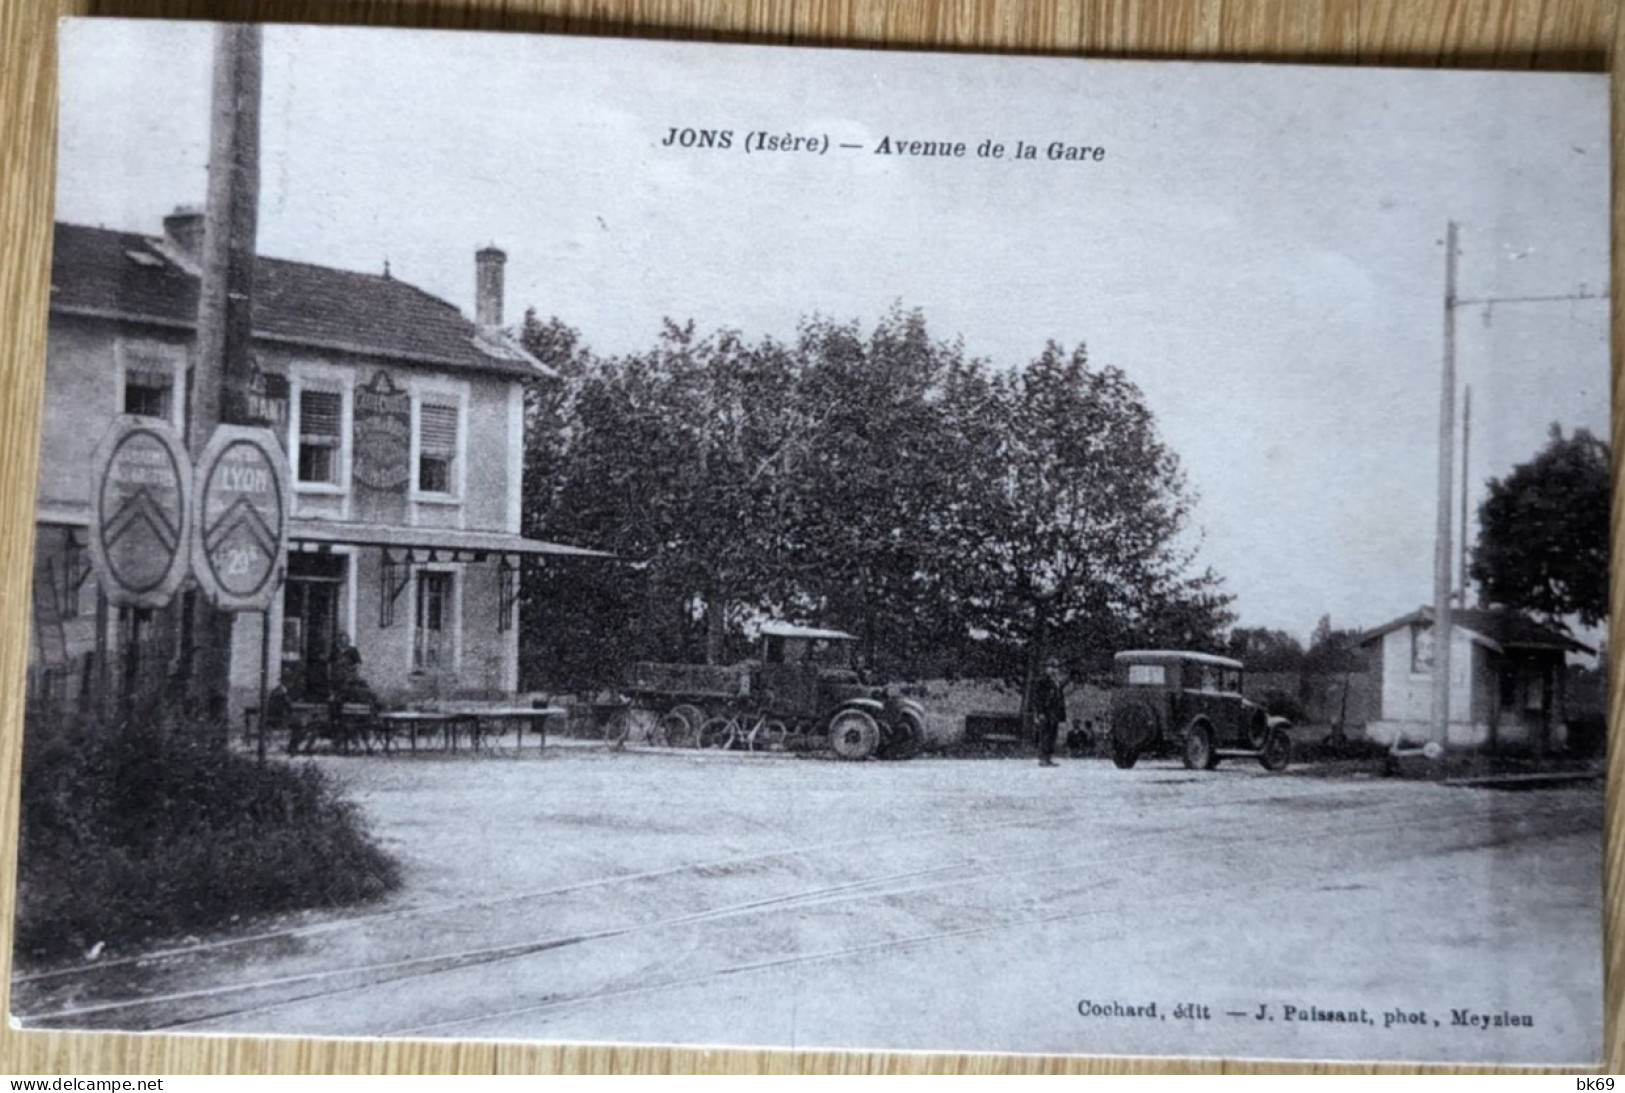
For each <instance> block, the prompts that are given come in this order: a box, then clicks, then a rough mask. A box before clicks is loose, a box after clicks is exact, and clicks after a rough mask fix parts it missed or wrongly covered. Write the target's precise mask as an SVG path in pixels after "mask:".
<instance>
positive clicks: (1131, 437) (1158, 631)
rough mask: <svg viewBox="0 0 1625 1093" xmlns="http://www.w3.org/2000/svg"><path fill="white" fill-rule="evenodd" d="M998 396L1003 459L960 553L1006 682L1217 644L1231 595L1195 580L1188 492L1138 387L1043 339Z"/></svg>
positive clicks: (1089, 671) (1214, 582) (1210, 579)
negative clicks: (1187, 537) (1147, 651)
mask: <svg viewBox="0 0 1625 1093" xmlns="http://www.w3.org/2000/svg"><path fill="white" fill-rule="evenodd" d="M1000 393H1001V394H1002V397H1001V398H999V399H997V400H996V409H994V410H993V412H996V413H997V415H998V420H999V425H1000V428H1001V431H1002V433H1003V439H1002V441H1001V444H1000V452H999V458H998V460H997V461H996V462H995V463H993V464H992V465H991V466H990V467H988V468H986V469H985V470H984V471H983V472H981V473H982V475H983V477H985V478H989V479H990V481H989V482H987V484H986V488H984V489H983V493H984V495H985V497H986V502H985V504H984V505H983V506H982V508H981V509H980V510H979V511H980V512H981V513H982V515H983V517H984V518H983V520H982V521H981V522H980V523H979V524H978V525H974V527H975V530H976V533H977V534H976V539H977V541H976V542H968V543H966V544H965V546H966V548H967V550H969V551H970V552H971V554H972V557H973V558H974V559H975V561H976V566H975V568H976V571H977V572H978V573H979V574H980V577H979V579H975V580H973V581H971V582H970V588H971V595H972V599H973V601H974V603H975V604H976V606H977V607H978V608H979V610H978V612H977V615H978V618H977V619H976V623H977V625H978V626H979V627H980V628H981V629H982V630H985V631H987V632H989V633H991V634H993V635H995V636H996V637H998V638H999V639H1000V640H1001V641H1002V643H1003V644H1004V645H1005V646H1006V648H1007V649H1009V650H1010V655H1011V660H1010V668H1012V669H1014V671H1013V672H1007V673H1006V675H1007V678H1009V677H1011V676H1015V677H1016V678H1019V679H1021V680H1024V681H1030V680H1031V679H1033V678H1034V677H1035V676H1036V674H1037V671H1038V666H1039V664H1040V663H1041V662H1042V660H1044V659H1045V658H1046V657H1048V656H1050V655H1052V654H1053V655H1056V656H1058V657H1059V658H1060V659H1062V660H1063V661H1065V662H1067V663H1068V664H1069V666H1070V668H1071V670H1072V672H1073V673H1074V674H1075V675H1077V674H1085V675H1098V674H1100V673H1101V672H1102V671H1104V670H1105V668H1106V667H1107V666H1108V665H1109V663H1110V654H1111V653H1112V652H1113V651H1114V650H1118V649H1123V648H1126V647H1129V646H1131V645H1135V644H1141V643H1146V644H1152V643H1154V644H1166V645H1176V646H1179V647H1182V648H1211V647H1213V645H1214V644H1215V643H1216V642H1217V640H1218V631H1219V630H1220V629H1222V627H1223V626H1224V625H1225V624H1226V623H1228V622H1229V621H1230V620H1229V616H1228V613H1227V611H1226V605H1227V603H1228V597H1227V596H1225V595H1224V594H1223V593H1222V591H1221V590H1220V588H1219V582H1218V579H1217V577H1215V576H1214V575H1213V574H1212V573H1210V572H1206V571H1203V572H1193V568H1194V566H1193V562H1194V558H1193V556H1192V551H1191V549H1190V548H1189V547H1187V546H1184V545H1182V543H1181V535H1182V533H1183V531H1184V530H1185V527H1186V523H1187V521H1188V518H1189V513H1190V506H1191V497H1190V493H1189V490H1188V488H1187V486H1186V482H1185V479H1184V475H1183V474H1182V472H1181V471H1180V468H1179V461H1178V459H1177V458H1176V457H1175V455H1174V453H1173V452H1172V451H1171V450H1170V449H1169V448H1168V447H1167V446H1166V445H1165V444H1164V443H1163V442H1162V440H1161V437H1160V436H1159V434H1158V431H1157V428H1156V422H1155V419H1154V417H1153V416H1152V413H1151V411H1150V409H1149V407H1148V406H1147V405H1146V403H1145V399H1144V397H1143V396H1142V394H1141V393H1140V391H1139V389H1138V388H1137V387H1136V386H1135V385H1134V384H1133V383H1132V382H1131V381H1130V380H1129V378H1128V377H1127V375H1126V374H1125V373H1123V372H1122V371H1121V370H1119V369H1116V368H1111V367H1106V368H1101V369H1093V368H1091V367H1090V365H1089V359H1088V354H1087V352H1086V351H1085V349H1084V347H1082V346H1079V347H1077V348H1076V349H1074V350H1072V351H1071V352H1067V351H1066V350H1064V349H1063V348H1062V347H1060V346H1058V345H1055V344H1053V343H1052V344H1051V345H1049V346H1048V347H1046V349H1045V350H1044V352H1043V353H1042V354H1040V355H1039V356H1038V357H1037V358H1036V359H1035V360H1033V361H1032V362H1031V363H1030V364H1029V365H1028V366H1027V367H1026V368H1025V369H1023V370H1022V371H1020V372H1019V373H1017V374H1016V375H1014V376H1013V377H1012V378H1011V380H1010V381H1009V382H1008V383H1007V384H1005V385H1003V387H1002V390H1001V392H1000ZM990 409H991V408H990Z"/></svg>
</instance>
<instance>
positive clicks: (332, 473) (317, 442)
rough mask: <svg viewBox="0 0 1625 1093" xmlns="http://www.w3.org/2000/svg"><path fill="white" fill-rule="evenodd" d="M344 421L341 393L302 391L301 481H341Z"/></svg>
mask: <svg viewBox="0 0 1625 1093" xmlns="http://www.w3.org/2000/svg"><path fill="white" fill-rule="evenodd" d="M342 424H343V400H342V398H341V396H340V395H339V392H337V391H321V390H306V391H301V392H300V393H299V481H301V482H326V483H332V484H337V483H338V480H339V444H340V440H341V435H342V434H341V429H340V427H341V425H342Z"/></svg>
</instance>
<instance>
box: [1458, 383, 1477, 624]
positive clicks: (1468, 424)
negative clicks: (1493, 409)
mask: <svg viewBox="0 0 1625 1093" xmlns="http://www.w3.org/2000/svg"><path fill="white" fill-rule="evenodd" d="M1472 438H1473V385H1472V384H1470V383H1469V384H1468V385H1467V386H1466V388H1465V390H1464V391H1463V392H1462V402H1461V583H1460V584H1459V585H1457V589H1458V591H1459V592H1460V600H1459V602H1460V605H1461V607H1462V608H1463V609H1465V608H1466V607H1467V555H1468V553H1469V551H1468V549H1467V497H1468V494H1469V493H1470V492H1471V490H1472V487H1471V485H1470V483H1469V481H1468V478H1467V464H1468V462H1469V456H1470V455H1471V452H1472Z"/></svg>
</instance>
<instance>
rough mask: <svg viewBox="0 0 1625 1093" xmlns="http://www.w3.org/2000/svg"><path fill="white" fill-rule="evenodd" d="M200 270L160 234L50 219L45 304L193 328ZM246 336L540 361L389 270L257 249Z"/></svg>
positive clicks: (486, 367)
mask: <svg viewBox="0 0 1625 1093" xmlns="http://www.w3.org/2000/svg"><path fill="white" fill-rule="evenodd" d="M197 301H198V277H197V275H196V273H195V272H192V271H191V270H190V269H188V268H187V267H186V266H184V265H183V264H182V262H181V261H179V260H177V255H176V252H175V251H174V250H173V249H172V248H171V247H170V246H169V245H168V244H167V243H166V242H165V241H164V240H161V239H158V238H154V237H151V236H145V235H140V234H138V233H135V232H122V231H113V230H110V229H107V228H89V227H82V226H80V225H76V224H58V225H56V251H55V255H54V257H53V261H52V266H51V308H52V310H55V311H61V312H66V313H70V314H84V315H99V316H104V317H108V318H120V319H128V320H133V321H136V322H149V323H157V324H160V325H165V326H182V327H191V326H193V325H194V324H195V322H196V318H197ZM254 336H255V337H256V338H260V339H265V340H270V341H282V342H289V343H294V344H299V345H306V346H312V347H317V348H323V349H332V350H339V351H343V352H353V353H361V354H365V355H368V356H377V357H385V358H389V359H392V360H400V361H410V362H417V363H423V364H434V365H442V366H447V367H453V368H467V369H471V370H478V371H481V372H494V373H498V374H501V375H507V376H514V377H519V378H525V377H530V376H535V375H537V374H539V373H545V372H546V371H547V369H546V368H545V367H544V366H542V365H540V364H539V363H537V362H536V361H535V360H534V359H533V358H531V357H530V356H529V355H528V354H526V353H524V352H522V351H520V350H519V349H518V348H517V347H515V346H513V345H511V344H509V343H507V342H506V341H502V342H493V341H492V340H490V339H487V338H485V337H482V336H481V335H480V334H479V333H478V332H477V331H476V329H475V326H474V324H473V323H472V322H471V321H469V320H468V319H467V318H465V317H464V316H463V314H462V313H461V312H460V311H458V310H457V308H456V307H454V306H453V305H451V304H449V303H447V302H446V301H445V300H442V299H439V298H438V297H435V296H431V295H429V294H428V293H427V292H424V291H423V290H422V289H420V288H416V287H414V286H412V285H409V284H407V283H406V282H405V281H400V280H397V279H395V278H393V277H390V276H388V275H380V274H371V273H355V272H353V271H350V270H339V269H329V268H327V267H325V266H313V265H308V264H306V263H304V262H289V261H285V260H283V259H280V258H265V257H261V258H259V259H258V260H257V262H256V264H255V267H254Z"/></svg>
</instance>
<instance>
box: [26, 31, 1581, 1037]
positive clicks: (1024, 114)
mask: <svg viewBox="0 0 1625 1093" xmlns="http://www.w3.org/2000/svg"><path fill="white" fill-rule="evenodd" d="M59 42H60V54H59V61H58V70H59V73H60V87H61V92H60V102H59V137H58V151H57V183H56V197H55V215H54V220H55V227H54V234H53V251H52V261H51V283H50V292H49V316H48V345H47V354H46V356H47V359H46V360H45V361H44V362H41V363H42V366H43V368H44V370H45V397H44V405H43V409H42V411H41V425H40V435H41V439H40V474H39V481H38V487H37V491H36V495H35V496H36V502H35V530H34V535H35V540H34V541H35V554H34V564H33V588H32V596H31V599H30V602H29V604H28V609H29V612H30V625H31V640H30V648H29V662H28V668H27V680H26V726H25V739H24V743H23V759H22V784H21V788H20V801H21V806H20V809H21V813H20V814H21V819H20V835H19V853H18V876H17V901H16V908H15V916H14V922H15V929H14V948H13V953H12V971H11V1015H10V1016H11V1020H12V1022H13V1024H14V1025H15V1026H17V1027H20V1028H25V1029H70V1030H119V1031H130V1032H163V1033H184V1034H199V1033H203V1034H233V1035H244V1034H247V1035H268V1036H300V1037H343V1038H394V1039H442V1040H443V1039H454V1040H478V1041H526V1042H541V1043H566V1044H578V1043H592V1044H669V1045H683V1046H695V1047H712V1046H715V1047H730V1046H739V1047H767V1048H787V1049H854V1050H872V1051H907V1052H922V1051H923V1052H953V1053H1009V1054H1042V1055H1131V1056H1175V1057H1220V1058H1263V1059H1287V1060H1331V1061H1392V1062H1461V1063H1476V1064H1530V1065H1551V1066H1558V1065H1580V1064H1592V1065H1594V1064H1595V1063H1596V1062H1597V1061H1598V1060H1600V1058H1601V1056H1602V1052H1603V1043H1604V1035H1603V967H1604V960H1603V929H1602V921H1603V884H1602V859H1603V843H1604V834H1603V830H1604V823H1603V815H1604V808H1603V801H1604V769H1605V753H1606V743H1607V719H1606V709H1607V681H1606V678H1605V677H1606V661H1607V646H1608V641H1609V620H1608V581H1609V552H1608V538H1609V511H1610V502H1611V488H1610V481H1611V479H1610V465H1611V464H1610V450H1609V437H1610V415H1609V407H1610V384H1609V307H1610V290H1609V237H1610V223H1609V194H1610V189H1609V186H1610V181H1609V180H1610V163H1609V86H1608V79H1607V77H1606V76H1601V75H1593V74H1572V73H1561V72H1539V73H1536V72H1491V71H1473V70H1451V71H1443V70H1422V69H1399V68H1388V69H1384V68H1372V67H1359V68H1356V67H1336V66H1295V65H1279V64H1226V63H1214V62H1201V63H1198V62H1174V61H1106V60H1093V61H1091V60H1082V59H1075V58H1063V57H1040V56H993V55H974V54H929V53H922V52H904V51H863V50H848V49H828V48H798V47H790V46H770V45H745V44H717V43H710V44H705V43H693V42H680V41H635V40H617V39H611V38H589V37H564V36H549V35H540V34H515V33H509V34H495V33H474V32H450V31H412V30H400V29H363V28H353V27H317V26H293V25H263V26H261V25H250V24H210V23H187V22H171V21H158V20H140V21H138V20H121V19H100V18H98V19H68V20H65V21H64V22H63V23H62V24H61V27H60V34H59ZM20 683H21V681H14V685H20Z"/></svg>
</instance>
